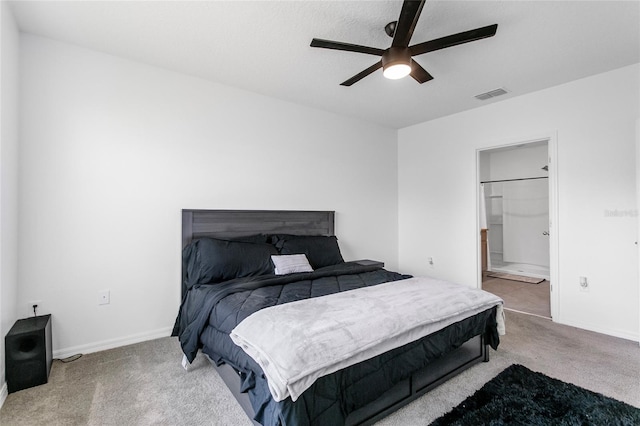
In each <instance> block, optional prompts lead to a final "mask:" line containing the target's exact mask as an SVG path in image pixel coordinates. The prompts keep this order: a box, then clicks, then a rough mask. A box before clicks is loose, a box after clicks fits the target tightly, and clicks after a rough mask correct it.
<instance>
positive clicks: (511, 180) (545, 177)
mask: <svg viewBox="0 0 640 426" xmlns="http://www.w3.org/2000/svg"><path fill="white" fill-rule="evenodd" d="M533 179H549V176H540V177H530V178H520V179H502V180H485V181H484V182H480V183H497V182H513V181H516V180H533Z"/></svg>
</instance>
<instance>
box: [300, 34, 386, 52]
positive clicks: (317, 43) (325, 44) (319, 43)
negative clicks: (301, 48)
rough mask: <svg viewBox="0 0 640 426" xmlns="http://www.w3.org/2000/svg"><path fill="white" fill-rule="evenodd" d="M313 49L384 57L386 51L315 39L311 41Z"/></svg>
mask: <svg viewBox="0 0 640 426" xmlns="http://www.w3.org/2000/svg"><path fill="white" fill-rule="evenodd" d="M311 47H322V48H324V49H334V50H346V51H347V52H357V53H366V54H368V55H376V56H382V54H383V53H384V49H378V48H375V47H367V46H360V45H357V44H351V43H342V42H340V41H331V40H322V39H320V38H314V39H313V40H311Z"/></svg>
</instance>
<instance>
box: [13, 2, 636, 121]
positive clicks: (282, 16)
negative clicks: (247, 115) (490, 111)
mask: <svg viewBox="0 0 640 426" xmlns="http://www.w3.org/2000/svg"><path fill="white" fill-rule="evenodd" d="M10 3H11V7H12V10H13V12H14V14H15V17H16V20H17V22H18V26H19V27H20V29H21V30H22V31H24V32H28V33H33V34H37V35H41V36H45V37H51V38H54V39H58V40H62V41H66V42H69V43H72V44H75V45H79V46H84V47H88V48H91V49H94V50H98V51H101V52H106V53H110V54H113V55H118V56H121V57H125V58H130V59H133V60H137V61H141V62H144V63H148V64H152V65H157V66H160V67H164V68H168V69H171V70H175V71H179V72H183V73H186V74H190V75H194V76H199V77H202V78H204V79H207V80H211V81H214V82H219V83H223V84H227V85H230V86H234V87H238V88H241V89H246V90H249V91H252V92H257V93H261V94H264V95H267V96H272V97H275V98H279V99H283V100H287V101H291V102H295V103H297V104H301V105H307V106H311V107H315V108H319V109H323V110H327V111H332V112H335V113H338V114H344V115H348V116H352V117H359V118H361V119H363V120H367V121H370V122H374V123H378V124H380V125H384V126H388V127H393V128H402V127H406V126H409V125H412V124H416V123H420V122H423V121H427V120H431V119H434V118H437V117H442V116H445V115H449V114H453V113H456V112H460V111H464V110H467V109H471V108H475V107H478V106H483V105H486V104H487V103H491V102H498V101H500V100H503V99H507V98H509V97H513V96H518V95H522V94H524V93H528V92H532V91H536V90H540V89H544V88H546V87H551V86H555V85H558V84H562V83H565V82H568V81H571V80H575V79H578V78H582V77H586V76H589V75H593V74H597V73H601V72H605V71H608V70H612V69H615V68H620V67H623V66H626V65H630V64H634V63H637V62H640V2H638V1H620V2H615V1H585V2H582V1H477V0H475V1H451V0H449V1H427V3H426V5H425V6H424V9H423V11H422V15H421V17H420V20H419V22H418V25H417V27H416V30H415V32H414V35H413V38H412V40H411V44H416V43H419V42H423V41H427V40H431V39H434V38H438V37H442V36H446V35H449V34H453V33H458V32H461V31H466V30H469V29H474V28H477V27H482V26H485V25H490V24H494V23H497V24H498V32H497V34H496V35H495V36H494V37H492V38H488V39H484V40H480V41H476V42H472V43H468V44H464V45H460V46H456V47H452V48H448V49H444V50H440V51H437V52H432V53H427V54H425V55H421V56H417V57H416V58H417V62H419V63H420V64H421V65H422V66H423V67H424V68H425V69H426V70H427V71H429V72H430V73H431V74H432V75H433V76H434V77H435V78H434V80H432V81H430V82H427V83H424V84H422V85H420V84H418V83H416V82H415V81H414V80H413V79H412V78H405V79H403V80H396V81H392V80H387V79H385V78H384V77H383V76H382V72H381V70H379V71H377V72H376V73H374V74H372V75H370V76H368V77H366V78H365V79H363V80H361V81H360V82H358V83H356V84H354V85H353V86H351V87H343V86H340V85H339V84H340V83H341V82H342V81H344V80H346V79H347V78H349V77H351V76H353V75H354V74H357V73H358V72H360V71H362V70H363V69H365V68H367V67H369V66H370V65H373V64H374V63H375V62H376V61H377V60H379V58H378V57H376V56H370V55H364V54H359V53H352V52H342V51H336V50H327V49H318V48H312V47H310V46H309V43H310V42H311V39H312V38H313V37H317V38H324V39H329V40H336V41H343V42H349V43H354V44H362V45H367V46H372V47H378V48H382V49H386V48H387V47H389V46H390V44H391V39H390V38H389V37H388V36H387V35H386V34H385V33H384V30H383V28H384V26H385V25H386V24H387V23H388V22H390V21H394V20H397V18H398V15H399V13H400V9H401V6H402V3H401V2H400V1H310V0H306V1H302V0H301V1H257V2H254V1H193V2H192V1H42V2H40V1H13V2H10ZM639 78H640V77H639ZM499 87H504V88H505V89H507V90H508V91H509V92H510V93H509V94H507V95H504V96H501V97H499V98H495V99H492V100H489V101H484V102H482V101H478V100H477V99H475V98H474V96H475V95H477V94H480V93H483V92H487V91H490V90H493V89H496V88H499ZM594 99H597V94H595V93H594Z"/></svg>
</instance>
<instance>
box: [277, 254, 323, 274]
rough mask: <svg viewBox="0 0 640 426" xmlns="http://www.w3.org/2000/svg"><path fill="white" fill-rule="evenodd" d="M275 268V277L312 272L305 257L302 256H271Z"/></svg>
mask: <svg viewBox="0 0 640 426" xmlns="http://www.w3.org/2000/svg"><path fill="white" fill-rule="evenodd" d="M271 260H272V261H273V264H274V265H275V267H276V275H285V274H293V273H294V272H313V268H312V267H311V265H309V261H308V260H307V256H305V255H304V254H288V255H283V256H271Z"/></svg>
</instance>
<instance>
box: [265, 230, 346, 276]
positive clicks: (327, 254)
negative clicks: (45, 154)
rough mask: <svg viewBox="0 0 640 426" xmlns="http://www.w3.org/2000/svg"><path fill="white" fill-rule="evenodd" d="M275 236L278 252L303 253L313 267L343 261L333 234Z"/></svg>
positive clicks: (316, 267)
mask: <svg viewBox="0 0 640 426" xmlns="http://www.w3.org/2000/svg"><path fill="white" fill-rule="evenodd" d="M276 238H277V241H276V242H275V244H276V247H277V248H278V250H279V251H280V254H305V255H306V256H307V259H309V263H310V264H311V267H312V268H313V269H318V268H323V267H325V266H331V265H337V264H338V263H343V262H344V259H342V254H341V253H340V247H338V239H337V238H336V237H334V236H330V237H325V236H322V235H313V236H302V235H300V236H296V235H278V236H276ZM272 242H273V241H272Z"/></svg>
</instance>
